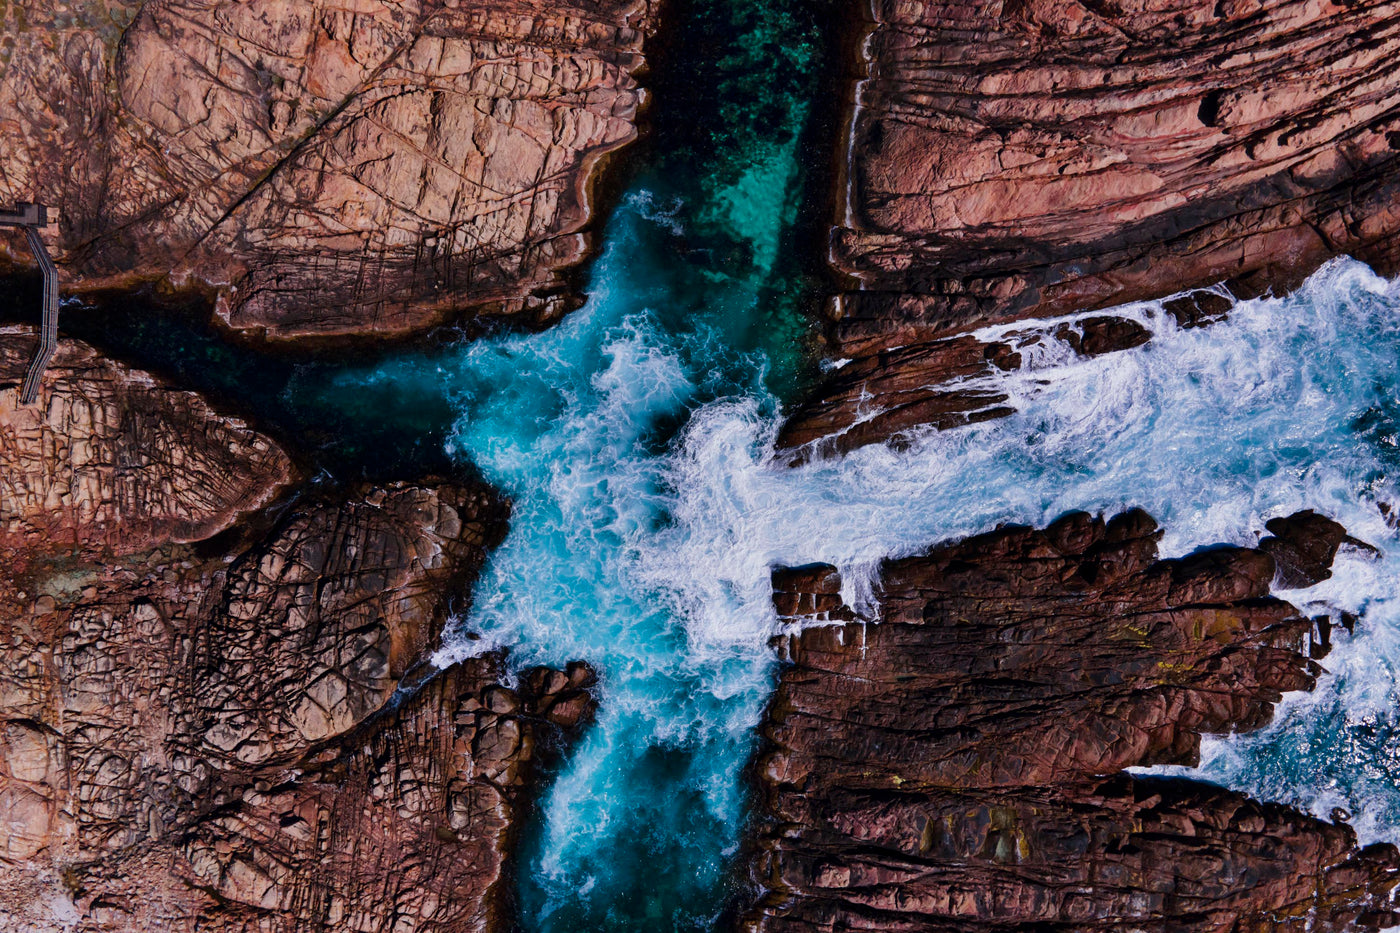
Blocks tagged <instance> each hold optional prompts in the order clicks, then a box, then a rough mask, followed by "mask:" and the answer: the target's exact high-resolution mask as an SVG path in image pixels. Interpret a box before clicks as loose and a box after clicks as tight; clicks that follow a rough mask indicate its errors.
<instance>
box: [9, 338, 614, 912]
mask: <svg viewBox="0 0 1400 933" xmlns="http://www.w3.org/2000/svg"><path fill="white" fill-rule="evenodd" d="M8 346H9V344H7V343H4V342H0V347H8ZM0 365H3V367H4V369H3V370H0V372H3V373H5V374H6V375H7V377H8V375H11V374H12V372H11V371H22V369H23V365H24V358H23V357H22V356H20V355H18V354H17V353H8V354H6V353H0ZM6 384H9V383H6ZM43 398H44V406H43V408H42V409H38V410H36V409H32V408H25V407H19V406H18V405H17V399H16V391H15V389H14V387H13V385H11V386H10V388H8V389H5V390H4V391H3V392H0V447H3V449H4V450H6V451H7V456H6V459H5V460H4V463H3V486H0V489H3V491H4V496H5V498H4V500H3V510H4V511H3V514H2V515H0V521H3V522H4V525H3V527H4V528H5V529H6V534H5V536H4V537H3V538H0V568H3V569H0V620H3V621H0V926H3V928H5V929H7V930H18V931H59V930H63V931H99V930H114V931H115V930H152V929H163V930H187V931H194V930H199V931H210V930H215V931H217V930H228V931H235V930H236V931H240V933H242V931H269V933H271V931H279V933H280V931H299V930H323V929H337V930H365V931H382V930H408V929H412V930H420V931H427V930H500V929H505V928H506V927H507V926H508V922H509V917H508V914H509V911H508V907H509V897H508V892H507V890H506V887H507V886H506V884H505V879H506V878H507V877H508V870H507V860H508V856H509V851H510V847H511V845H512V842H513V838H514V833H515V831H516V826H517V825H518V822H519V818H520V815H521V813H522V811H523V809H524V808H525V807H526V806H527V805H528V802H529V799H530V793H531V790H532V788H533V787H534V783H533V782H534V781H535V780H536V777H537V774H536V771H537V769H536V765H537V764H538V762H539V761H540V759H541V757H542V755H543V754H544V753H545V752H548V751H550V750H552V749H557V748H559V747H561V743H562V742H563V741H565V740H566V739H567V737H568V735H570V734H572V733H573V732H574V731H575V730H576V729H577V728H578V727H579V726H580V725H581V724H582V723H583V722H584V721H585V720H587V718H588V717H589V716H590V715H591V711H592V708H593V698H592V696H591V694H590V692H589V687H590V685H591V684H592V681H593V675H592V673H591V672H590V671H589V669H588V668H587V667H585V666H583V665H575V666H572V667H570V668H569V669H568V670H565V671H549V670H544V669H537V670H533V671H529V672H526V673H525V674H524V675H522V677H521V678H520V684H519V686H516V687H513V688H508V687H506V686H504V685H503V678H504V676H505V664H504V659H503V657H502V656H501V655H500V654H499V653H496V654H490V655H486V656H483V657H479V658H475V659H471V660H469V661H466V662H464V663H462V664H460V665H456V666H454V667H452V668H450V669H448V670H447V671H445V672H440V673H437V674H436V675H433V676H429V675H430V674H432V672H431V669H429V668H427V667H425V665H424V661H425V658H426V655H427V653H428V652H429V651H430V650H431V648H432V647H433V645H434V644H435V643H436V640H437V636H438V633H439V632H440V631H441V630H442V628H443V626H444V624H445V622H446V620H447V617H448V615H449V613H450V612H453V611H456V610H459V609H461V608H463V607H464V606H465V604H466V601H467V599H468V598H469V586H470V582H471V580H472V578H473V577H474V575H475V573H476V571H477V568H478V567H479V566H480V565H481V563H482V561H483V560H484V557H485V554H486V551H487V549H488V547H490V546H491V545H492V544H493V543H494V542H495V541H496V540H497V539H498V538H499V536H500V535H501V534H502V533H503V530H504V523H505V511H504V507H503V506H502V504H501V503H500V502H499V501H498V500H496V499H495V498H494V496H492V495H491V494H490V493H489V492H488V491H486V490H483V489H480V488H473V487H467V486H461V485H452V484H445V483H420V484H416V485H411V484H389V485H380V486H361V487H357V488H354V489H349V490H339V491H334V490H325V491H322V492H319V493H312V492H303V493H301V494H300V495H299V496H296V497H294V498H292V499H291V500H290V501H288V500H287V496H286V489H285V487H286V484H287V481H288V477H289V476H290V475H291V467H290V465H289V464H288V461H287V458H286V455H285V454H284V453H283V452H282V451H281V450H280V449H279V448H278V447H277V446H276V445H275V444H274V443H273V442H272V441H270V440H268V439H267V438H265V437H262V436H261V435H259V434H257V433H256V432H254V431H253V430H252V429H250V428H249V427H248V426H247V425H244V424H241V423H240V422H238V421H236V420H235V419H230V418H227V417H225V416H221V415H219V414H217V413H216V412H214V411H212V410H211V409H210V408H209V407H208V406H207V405H205V404H204V403H203V402H201V401H200V400H199V399H198V397H197V396H194V395H192V394H190V393H183V392H178V391H175V390H172V389H169V388H168V387H165V386H164V385H163V384H161V383H160V382H159V380H156V379H154V378H152V377H150V376H149V375H147V374H144V373H139V372H134V371H132V370H129V369H127V368H125V367H123V366H120V365H119V364H116V363H113V362H111V361H109V360H106V359H103V358H102V357H100V356H99V355H97V354H96V353H95V352H94V351H92V350H91V349H89V348H87V347H84V346H81V345H78V344H73V343H70V342H66V343H65V344H64V345H63V347H62V348H61V350H60V353H59V357H58V365H56V366H55V367H54V368H53V369H51V370H50V372H49V374H48V376H47V377H46V384H45V391H44V396H43ZM221 456H222V457H224V458H226V459H220V457H221ZM41 481H42V483H43V484H44V485H43V486H42V489H43V490H44V491H43V492H42V494H40V493H35V492H33V490H34V489H38V488H40V482H41ZM274 498H280V499H281V500H282V502H281V504H280V505H277V506H276V507H273V508H267V509H263V510H262V511H261V512H259V513H257V514H255V515H254V516H253V520H251V521H249V520H248V516H246V515H245V514H244V513H245V512H246V510H248V509H252V508H256V507H257V505H258V504H259V503H261V502H265V501H270V500H272V499H274ZM35 503H38V504H37V505H36V504H35ZM40 506H42V508H40ZM38 514H43V515H47V516H48V517H49V519H50V520H51V521H52V522H53V523H55V524H54V525H53V527H48V526H43V527H41V526H40V523H39V522H38V519H36V518H35V517H34V516H35V515H38ZM152 516H157V517H161V520H160V521H153V520H152ZM165 516H169V517H165ZM99 525H100V528H98V530H97V531H93V528H95V527H97V526H99ZM89 532H92V533H89ZM99 532H100V533H99Z"/></svg>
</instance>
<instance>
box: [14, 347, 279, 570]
mask: <svg viewBox="0 0 1400 933" xmlns="http://www.w3.org/2000/svg"><path fill="white" fill-rule="evenodd" d="M37 339H38V338H37V337H36V335H35V333H34V331H33V329H32V328H23V327H0V548H3V549H6V550H10V549H13V550H14V551H15V552H16V557H17V559H18V560H21V561H23V560H26V559H28V558H27V555H28V554H30V553H33V552H38V551H55V550H58V549H63V548H66V549H69V550H71V551H73V552H74V553H75V554H82V555H85V556H88V557H94V556H96V555H98V554H101V553H109V554H130V553H135V552H138V551H145V550H148V549H150V548H151V547H153V546H154V545H156V544H158V543H160V542H163V541H184V542H188V541H197V540H200V539H202V538H207V537H210V536H211V535H213V534H216V533H218V532H220V531H222V530H224V529H225V528H227V527H229V526H230V525H232V524H233V523H234V522H235V521H236V520H237V519H238V517H239V516H240V515H242V514H244V513H247V512H252V511H256V510H257V509H259V508H261V507H262V506H264V505H266V504H267V503H268V502H269V501H271V499H272V498H273V497H274V496H276V494H277V493H278V492H279V491H280V490H281V489H282V488H283V487H285V486H286V485H287V483H288V482H289V481H290V480H291V478H292V473H293V470H292V465H291V462H290V461H289V460H288V458H287V455H286V454H285V453H283V451H282V450H281V448H279V447H278V446H277V445H276V444H275V443H274V442H273V441H272V440H270V439H269V438H267V437H264V436H262V435H261V434H258V433H257V432H255V431H254V430H253V429H252V428H250V427H249V426H248V425H247V424H245V423H244V422H243V421H241V420H240V419H237V418H231V417H224V416H219V415H216V414H215V413H214V412H213V411H212V410H211V409H210V408H209V406H208V404H206V403H205V401H204V400H203V399H202V398H200V397H199V396H198V395H196V394H195V393H193V392H185V391H181V390H179V389H175V388H171V387H170V386H168V385H166V384H165V383H163V382H161V381H159V380H157V379H154V378H153V377H151V376H150V375H148V374H147V373H144V372H141V371H139V370H134V369H131V368H130V367H127V366H124V365H122V364H120V363H117V362H114V361H113V360H111V359H108V358H106V357H103V356H101V355H100V354H98V353H97V351H96V350H94V349H92V348H91V347H89V346H88V345H87V344H84V343H80V342H78V341H74V340H62V341H60V342H59V346H58V351H57V352H56V353H55V355H54V358H53V361H52V362H51V364H50V366H49V368H48V370H47V372H46V373H45V375H44V381H43V384H42V385H43V389H42V391H41V393H40V399H39V404H37V405H21V404H20V403H19V389H20V383H21V381H22V380H23V379H24V373H25V370H26V369H27V368H28V366H29V361H30V357H31V356H32V355H33V353H34V347H35V344H36V341H37Z"/></svg>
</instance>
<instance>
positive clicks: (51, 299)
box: [0, 204, 58, 405]
mask: <svg viewBox="0 0 1400 933" xmlns="http://www.w3.org/2000/svg"><path fill="white" fill-rule="evenodd" d="M48 223H49V212H48V208H46V207H44V205H42V204H19V205H16V206H15V208H14V210H5V209H4V208H0V227H23V228H24V236H25V239H27V240H28V241H29V250H30V252H32V253H33V254H34V261H35V262H37V263H38V264H39V271H40V272H42V273H43V274H44V317H43V321H42V322H41V323H40V325H39V348H38V349H37V350H36V351H35V352H34V359H33V361H32V362H31V363H30V364H29V371H28V372H26V373H25V374H24V386H23V388H21V389H20V394H19V400H20V402H21V404H24V405H32V404H33V403H34V401H35V399H37V398H38V397H39V383H40V381H41V380H42V379H43V378H44V370H45V369H47V368H48V365H49V360H51V359H53V351H54V350H55V349H57V347H58V267H57V266H55V265H54V264H53V260H52V259H50V258H49V253H48V250H46V249H44V241H43V240H41V239H40V238H39V230H40V229H41V228H43V227H46V226H48Z"/></svg>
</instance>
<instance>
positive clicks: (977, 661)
mask: <svg viewBox="0 0 1400 933" xmlns="http://www.w3.org/2000/svg"><path fill="white" fill-rule="evenodd" d="M1312 518H1313V519H1315V518H1317V516H1312ZM1310 524H1317V523H1316V522H1312V521H1311V519H1309V518H1307V516H1302V517H1300V520H1299V521H1298V522H1294V523H1292V525H1289V526H1288V527H1287V528H1286V529H1285V530H1286V531H1287V532H1288V533H1289V536H1290V537H1289V541H1290V543H1291V545H1292V546H1299V547H1310V546H1311V544H1310V541H1311V540H1314V539H1316V540H1321V539H1322V538H1325V537H1326V536H1327V535H1328V534H1330V529H1328V528H1322V527H1319V528H1317V529H1315V532H1316V533H1315V535H1313V536H1312V537H1309V536H1307V535H1305V534H1304V533H1303V532H1302V531H1300V530H1299V528H1298V527H1295V526H1300V525H1310ZM1159 536H1160V533H1159V532H1158V531H1157V528H1156V524H1155V522H1153V520H1152V519H1151V518H1150V517H1148V516H1147V515H1146V514H1145V513H1143V512H1141V511H1130V512H1127V513H1124V514H1122V515H1119V516H1117V517H1116V518H1114V519H1113V520H1111V521H1109V522H1104V521H1103V520H1102V519H1099V518H1093V517H1091V516H1089V515H1086V514H1084V513H1073V514H1071V515H1068V516H1066V517H1065V518H1063V519H1061V520H1059V521H1057V522H1055V523H1054V524H1053V525H1051V526H1049V527H1048V528H1046V529H1044V530H1039V531H1038V530H1033V529H1029V528H1021V527H1017V528H1006V529H1002V530H999V531H996V532H992V533H990V534H986V535H982V536H979V537H975V538H971V539H969V540H967V541H964V542H961V543H958V544H953V545H946V546H941V547H936V548H934V549H933V550H931V551H929V552H928V553H926V554H925V555H923V556H918V557H911V558H907V559H902V560H894V561H887V562H886V563H885V564H884V565H883V566H882V567H881V569H880V574H879V581H878V584H877V588H876V597H877V599H878V601H879V606H880V612H881V616H882V621H881V622H880V623H878V624H867V623H865V622H863V621H858V620H856V618H855V615H854V613H853V612H852V611H851V610H850V608H849V607H847V606H845V605H844V604H843V603H842V600H841V597H840V579H839V577H838V575H837V574H836V572H835V571H834V570H833V569H832V568H830V567H825V566H815V567H808V568H799V569H793V570H780V571H777V572H776V573H775V575H774V593H775V595H774V600H775V604H776V607H777V610H778V613H779V616H780V617H782V618H784V619H786V620H789V621H795V622H802V623H806V624H813V623H828V624H826V625H824V626H821V627H812V628H807V629H805V630H803V631H802V632H801V633H800V634H797V635H793V636H787V637H785V638H784V640H783V641H782V642H781V644H780V652H781V653H782V654H783V655H784V656H785V657H786V659H787V660H788V661H789V665H788V666H787V667H786V668H785V669H784V670H783V672H782V674H781V676H780V680H779V685H778V689H777V692H776V693H775V695H774V697H773V700H772V702H771V705H770V708H769V711H768V714H767V717H766V721H765V725H764V735H765V738H766V741H767V743H768V745H767V750H766V751H765V752H764V753H763V754H762V756H761V758H760V759H759V761H758V766H757V768H756V773H757V777H758V783H759V787H760V796H761V804H760V808H761V810H762V812H763V815H764V817H765V818H766V820H767V822H766V824H765V825H764V827H763V828H762V830H761V831H760V833H759V839H758V843H757V854H756V856H755V858H754V862H753V879H754V881H755V883H756V884H757V885H758V886H759V887H760V889H761V891H762V896H761V899H760V900H759V902H758V903H757V904H756V905H755V906H753V907H752V909H750V910H749V912H748V913H747V915H746V918H745V928H746V929H749V930H755V931H757V930H765V931H779V930H782V931H804V930H813V931H815V930H833V929H836V930H885V931H891V930H894V931H953V930H963V931H968V930H987V931H991V930H1013V929H1017V930H1124V931H1126V930H1154V931H1168V930H1171V931H1181V930H1212V931H1216V930H1220V931H1246V930H1248V931H1262V930H1288V931H1302V930H1338V931H1340V930H1350V929H1379V928H1383V927H1387V926H1390V925H1392V924H1395V923H1396V922H1397V921H1400V914H1397V913H1396V912H1395V910H1394V908H1395V903H1394V901H1393V900H1392V891H1393V889H1394V887H1395V885H1396V884H1397V882H1400V855H1397V852H1396V850H1395V848H1394V847H1393V846H1390V845H1376V846H1370V847H1367V848H1364V849H1361V848H1358V846H1357V842H1356V837H1355V834H1354V833H1353V832H1352V830H1351V829H1350V828H1349V827H1346V826H1344V825H1333V824H1329V823H1325V822H1322V821H1319V820H1316V819H1314V818H1312V817H1309V816H1307V815H1305V814H1302V813H1299V812H1297V811H1295V810H1292V809H1290V808H1288V807H1284V806H1279V805H1274V804H1264V803H1259V802H1256V801H1253V800H1251V799H1249V798H1248V797H1247V796H1245V795H1243V794H1239V793H1236V792H1233V791H1229V790H1225V789H1222V788H1218V787H1213V786H1210V785H1207V784H1202V783H1199V782H1195V781H1188V780H1183V779H1171V778H1145V777H1134V776H1129V775H1127V774H1125V773H1122V769H1124V768H1127V767H1131V766H1136V765H1149V764H1159V763H1184V764H1191V763H1195V761H1196V760H1197V758H1198V753H1199V742H1200V735H1201V734H1202V733H1213V732H1215V733H1218V732H1231V731H1242V730H1249V729H1255V728H1258V727H1260V726H1262V725H1264V724H1266V723H1267V722H1268V720H1269V718H1270V717H1271V715H1272V711H1273V704H1274V703H1276V702H1277V701H1278V700H1279V699H1280V697H1281V695H1282V693H1283V692H1284V691H1288V690H1299V689H1310V688H1311V687H1312V685H1313V683H1314V681H1315V678H1316V676H1317V674H1318V673H1319V671H1320V668H1319V667H1318V665H1317V662H1316V661H1315V660H1313V659H1312V657H1311V655H1315V654H1321V653H1322V652H1321V651H1320V650H1318V649H1319V648H1320V647H1321V645H1322V644H1325V633H1324V634H1323V636H1322V637H1321V638H1318V637H1315V636H1314V628H1313V626H1314V623H1313V622H1310V621H1309V620H1307V619H1304V618H1301V617H1300V616H1299V614H1298V612H1297V611H1296V610H1295V609H1294V608H1293V607H1292V606H1291V605H1289V604H1288V603H1286V602H1283V601H1281V600H1278V599H1275V598H1272V597H1270V596H1269V595H1268V594H1269V584H1270V581H1271V580H1272V579H1273V578H1274V574H1275V571H1276V566H1275V562H1274V559H1273V558H1272V557H1271V556H1270V554H1269V552H1268V549H1269V548H1272V547H1274V546H1275V545H1269V546H1268V548H1265V549H1248V548H1237V547H1225V548H1218V549H1214V550H1208V551H1202V552H1198V553H1197V554H1194V555H1192V556H1189V557H1186V558H1182V559H1179V560H1159V559H1158V558H1157V549H1156V541H1157V538H1158V537H1159ZM1269 541H1274V542H1276V544H1277V542H1278V541H1279V539H1266V542H1265V543H1266V544H1267V543H1268V542H1269ZM1325 546H1326V545H1325V544H1324V545H1323V547H1324V548H1325ZM1333 550H1335V548H1333Z"/></svg>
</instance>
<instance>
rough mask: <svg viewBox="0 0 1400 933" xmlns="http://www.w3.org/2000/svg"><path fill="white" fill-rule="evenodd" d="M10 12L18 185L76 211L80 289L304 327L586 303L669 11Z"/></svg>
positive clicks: (355, 7) (539, 312)
mask: <svg viewBox="0 0 1400 933" xmlns="http://www.w3.org/2000/svg"><path fill="white" fill-rule="evenodd" d="M0 26H2V27H3V28H0V33H3V35H4V37H5V38H4V40H3V43H2V44H0V202H7V201H17V200H42V201H45V202H47V203H49V204H51V205H53V206H55V207H57V208H58V211H59V214H60V218H61V219H60V222H59V226H58V228H57V231H56V233H51V234H50V235H48V236H47V239H48V241H49V245H50V248H51V251H52V252H54V254H55V257H56V259H57V261H58V263H59V265H60V268H61V270H62V273H63V277H64V288H65V290H73V289H84V288H97V287H104V286H113V285H126V284H130V283H132V282H133V281H136V280H140V279H164V280H169V281H173V282H174V283H176V284H184V283H187V282H190V281H195V282H199V283H204V284H206V285H209V286H212V287H214V288H215V289H217V293H218V313H219V314H220V315H221V316H222V317H223V318H224V319H225V320H226V321H227V322H228V323H229V324H230V325H231V326H233V327H235V328H238V329H242V330H250V331H261V332H263V333H266V334H267V335H270V336H274V337H295V336H303V335H337V334H359V333H377V334H378V333H382V334H393V333H403V332H408V331H413V330H419V329H422V328H425V327H427V326H429V325H431V324H434V323H437V322H439V321H441V320H444V319H446V318H447V317H449V316H451V315H455V314H457V313H458V312H461V311H463V310H467V309H471V310H473V311H476V312H478V313H488V314H515V315H523V316H524V318H525V319H526V320H528V321H531V322H535V323H538V322H541V321H545V320H549V319H551V318H553V317H555V316H557V315H559V314H561V313H563V312H564V311H566V310H568V309H569V308H570V307H572V306H573V303H574V302H575V301H576V299H575V297H574V296H573V295H572V294H571V292H570V289H569V288H568V285H567V282H566V279H565V275H566V273H567V271H568V270H569V269H570V268H571V267H572V266H574V265H575V264H577V263H578V262H579V260H580V259H581V258H583V256H584V255H585V254H586V252H587V250H588V239H587V234H586V233H585V228H586V226H587V224H588V222H589V219H590V204H589V199H590V191H591V188H592V186H593V185H594V184H595V182H596V179H597V174H598V170H599V164H600V159H601V158H602V157H603V156H604V155H605V154H607V153H609V152H611V151H612V150H615V149H617V148H618V147H620V146H623V145H625V144H626V143H627V142H629V141H630V140H632V139H633V138H634V137H635V135H636V127H635V121H636V117H637V112H638V108H639V107H640V106H641V105H642V103H643V98H644V92H643V91H642V89H641V88H640V87H639V86H638V84H637V81H636V74H637V72H638V71H639V69H641V68H642V66H643V58H642V42H643V40H644V38H645V37H646V35H647V34H648V33H649V32H650V30H651V29H652V26H653V10H652V0H570V2H566V3H562V4H560V3H541V2H537V0H510V2H483V0H410V2H394V0H364V2H357V3H351V4H344V3H333V2H327V0H312V2H292V0H257V2H251V3H247V2H232V0H149V2H138V0H82V2H74V3H63V4H55V3H51V2H48V0H13V2H10V3H7V4H5V5H4V6H3V7H0ZM10 256H11V259H12V261H15V262H24V261H25V253H24V250H23V248H22V247H17V248H12V249H11V251H10Z"/></svg>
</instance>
